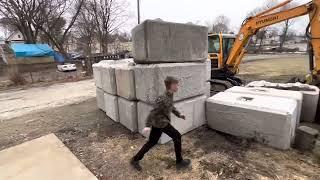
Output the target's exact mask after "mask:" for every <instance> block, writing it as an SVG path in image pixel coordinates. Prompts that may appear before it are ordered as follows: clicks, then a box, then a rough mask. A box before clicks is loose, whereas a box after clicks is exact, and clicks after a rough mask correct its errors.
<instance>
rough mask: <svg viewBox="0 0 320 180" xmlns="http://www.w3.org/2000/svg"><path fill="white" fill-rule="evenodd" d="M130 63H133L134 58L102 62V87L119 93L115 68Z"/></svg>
mask: <svg viewBox="0 0 320 180" xmlns="http://www.w3.org/2000/svg"><path fill="white" fill-rule="evenodd" d="M129 63H133V60H132V59H124V60H117V61H115V60H110V61H103V62H100V68H99V69H100V74H101V83H102V89H103V90H104V91H105V92H107V93H109V94H113V95H116V94H117V84H116V74H115V68H117V67H121V66H127V65H128V64H129Z"/></svg>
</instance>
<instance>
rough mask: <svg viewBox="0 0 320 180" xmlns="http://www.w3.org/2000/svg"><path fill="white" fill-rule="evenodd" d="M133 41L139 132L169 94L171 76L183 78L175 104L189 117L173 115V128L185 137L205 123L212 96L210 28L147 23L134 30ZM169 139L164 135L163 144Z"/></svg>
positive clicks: (180, 81) (149, 21)
mask: <svg viewBox="0 0 320 180" xmlns="http://www.w3.org/2000/svg"><path fill="white" fill-rule="evenodd" d="M132 39H133V54H134V61H135V62H136V63H137V65H135V66H134V68H133V70H132V71H133V72H134V76H135V79H134V81H135V98H136V99H137V100H138V101H139V102H138V105H137V108H138V129H139V132H141V130H142V129H143V128H144V127H145V121H146V117H147V115H148V114H149V112H150V111H151V110H152V109H153V105H154V103H155V99H156V98H157V97H158V96H159V95H162V94H163V93H164V92H165V86H164V79H165V78H166V77H167V76H173V77H176V78H178V79H179V90H178V92H177V93H176V94H175V95H174V101H175V106H176V108H177V109H178V110H179V111H181V113H183V114H184V115H185V116H186V120H182V119H179V118H177V117H175V116H174V115H173V114H172V115H171V120H172V125H173V126H174V127H175V128H177V129H178V130H179V132H180V133H181V134H185V133H187V132H189V131H191V130H193V129H195V128H197V127H199V126H201V125H203V124H205V123H206V119H205V99H206V98H207V97H206V95H208V94H209V92H208V91H209V90H208V83H207V82H206V81H207V80H209V79H210V75H211V73H210V69H211V63H210V61H207V43H208V42H207V41H208V40H207V28H206V27H203V26H196V25H190V24H178V23H169V22H162V21H152V20H147V21H145V22H143V23H142V24H140V25H138V26H136V27H135V28H134V29H133V30H132ZM130 73H132V72H130ZM132 92H133V91H132ZM127 94H128V93H127ZM169 140H170V138H169V137H168V136H167V135H162V136H161V138H160V140H159V142H160V143H166V142H168V141H169Z"/></svg>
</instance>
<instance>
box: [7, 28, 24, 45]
mask: <svg viewBox="0 0 320 180" xmlns="http://www.w3.org/2000/svg"><path fill="white" fill-rule="evenodd" d="M5 41H6V43H8V44H11V43H25V40H24V37H23V35H22V33H21V32H19V31H15V32H13V33H12V34H11V35H10V36H9V37H8V38H7V39H6V40H5Z"/></svg>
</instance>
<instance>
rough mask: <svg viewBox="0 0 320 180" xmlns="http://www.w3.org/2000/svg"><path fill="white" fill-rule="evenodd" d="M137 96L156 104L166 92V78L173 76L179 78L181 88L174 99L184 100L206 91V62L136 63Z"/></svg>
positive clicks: (139, 98)
mask: <svg viewBox="0 0 320 180" xmlns="http://www.w3.org/2000/svg"><path fill="white" fill-rule="evenodd" d="M134 74H135V83H136V96H137V99H138V100H141V101H144V102H146V103H148V104H154V101H155V99H156V98H157V97H158V96H159V95H161V94H163V92H165V85H164V79H165V78H166V77H167V76H173V77H176V78H177V79H179V87H180V88H179V90H178V92H177V93H176V94H175V95H174V101H178V100H183V99H186V98H190V97H195V96H197V95H202V94H205V92H206V64H205V63H164V64H152V65H141V64H139V65H136V66H135V68H134Z"/></svg>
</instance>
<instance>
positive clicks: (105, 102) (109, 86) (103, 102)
mask: <svg viewBox="0 0 320 180" xmlns="http://www.w3.org/2000/svg"><path fill="white" fill-rule="evenodd" d="M131 63H133V59H124V60H104V61H100V62H99V63H96V64H93V65H92V68H93V76H94V80H95V85H96V89H97V91H96V92H97V106H98V107H99V109H101V110H103V111H104V112H106V114H107V116H109V117H110V118H111V119H112V120H114V121H116V122H119V120H120V117H119V108H118V96H117V85H116V75H115V69H116V68H117V67H120V66H128V65H130V64H131Z"/></svg>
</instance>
